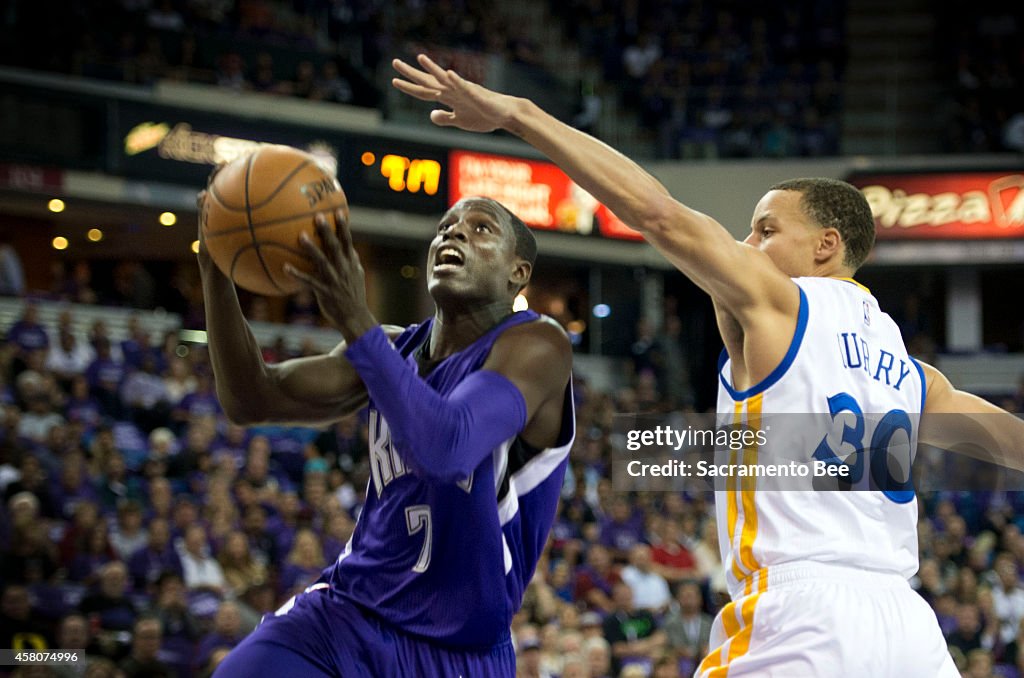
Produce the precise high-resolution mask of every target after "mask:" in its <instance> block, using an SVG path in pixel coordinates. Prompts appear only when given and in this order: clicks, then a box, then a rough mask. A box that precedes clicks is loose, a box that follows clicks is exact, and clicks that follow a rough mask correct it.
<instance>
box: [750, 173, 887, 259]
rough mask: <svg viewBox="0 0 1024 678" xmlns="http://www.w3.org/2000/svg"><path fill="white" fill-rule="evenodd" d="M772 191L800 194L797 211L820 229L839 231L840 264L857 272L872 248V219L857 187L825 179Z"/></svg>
mask: <svg viewBox="0 0 1024 678" xmlns="http://www.w3.org/2000/svg"><path fill="white" fill-rule="evenodd" d="M768 190H771V191H797V192H799V193H801V194H802V195H801V197H800V207H801V208H803V210H804V212H805V213H806V214H807V216H809V217H811V219H813V220H814V221H815V222H816V223H817V224H818V225H819V226H821V227H822V228H834V229H836V230H837V231H839V235H840V236H841V237H842V238H843V244H844V245H845V246H846V255H845V256H844V258H843V263H844V264H846V265H847V266H849V267H850V268H852V269H853V270H855V271H856V270H857V269H858V268H860V267H861V265H862V264H863V263H864V261H865V260H866V259H867V258H868V255H869V254H870V253H871V248H872V247H873V246H874V244H875V218H874V217H873V216H871V207H870V206H869V205H868V201H867V199H866V198H865V197H864V194H863V193H861V192H860V190H859V189H857V188H856V187H854V186H852V185H850V184H848V183H846V182H845V181H839V180H837V179H826V178H824V177H815V178H804V179H789V180H787V181H781V182H779V183H777V184H775V185H774V186H772V187H771V188H770V189H768Z"/></svg>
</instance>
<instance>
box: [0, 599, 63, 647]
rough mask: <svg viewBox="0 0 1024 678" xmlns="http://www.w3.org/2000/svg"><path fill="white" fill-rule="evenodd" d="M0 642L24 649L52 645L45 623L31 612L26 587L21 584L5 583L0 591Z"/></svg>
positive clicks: (7, 645) (6, 645) (30, 603)
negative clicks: (0, 591)
mask: <svg viewBox="0 0 1024 678" xmlns="http://www.w3.org/2000/svg"><path fill="white" fill-rule="evenodd" d="M0 643H2V644H3V646H4V647H5V648H23V649H26V650H28V649H37V650H44V649H46V648H47V647H53V645H52V643H50V642H49V633H48V632H47V630H46V627H45V625H44V624H43V623H42V621H41V620H40V619H38V618H37V617H35V616H34V615H33V614H32V599H31V595H30V594H29V590H28V588H27V587H25V586H22V585H21V584H16V583H7V584H6V586H4V589H3V592H2V593H0Z"/></svg>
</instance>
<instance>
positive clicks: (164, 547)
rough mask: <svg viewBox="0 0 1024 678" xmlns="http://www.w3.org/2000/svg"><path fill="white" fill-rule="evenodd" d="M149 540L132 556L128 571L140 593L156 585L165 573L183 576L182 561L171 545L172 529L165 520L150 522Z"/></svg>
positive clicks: (159, 519)
mask: <svg viewBox="0 0 1024 678" xmlns="http://www.w3.org/2000/svg"><path fill="white" fill-rule="evenodd" d="M148 536H149V538H148V540H147V542H146V546H145V547H143V548H141V549H139V550H138V551H136V552H135V553H134V554H132V557H131V558H130V559H129V561H128V571H129V572H130V573H131V575H132V579H133V580H134V581H135V587H136V588H137V589H139V590H140V591H143V590H146V589H147V588H148V587H149V585H151V584H155V583H156V582H157V580H158V579H160V576H161V575H162V574H163V573H165V572H173V573H175V574H177V575H179V576H181V574H182V570H181V559H180V558H179V557H178V553H177V551H175V550H174V547H173V546H172V545H171V528H170V525H169V524H168V523H167V521H166V520H165V519H164V518H154V519H152V520H150V521H149V535H148Z"/></svg>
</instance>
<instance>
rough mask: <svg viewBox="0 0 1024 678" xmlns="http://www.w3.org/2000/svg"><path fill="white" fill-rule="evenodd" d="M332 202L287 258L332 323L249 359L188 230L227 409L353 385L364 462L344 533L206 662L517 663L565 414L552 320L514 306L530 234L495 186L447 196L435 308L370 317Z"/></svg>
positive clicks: (292, 412)
mask: <svg viewBox="0 0 1024 678" xmlns="http://www.w3.org/2000/svg"><path fill="white" fill-rule="evenodd" d="M203 199H204V196H203V194H200V201H201V200H203ZM332 218H333V222H334V223H333V224H332V223H330V221H331V218H328V217H327V216H325V215H321V216H320V217H318V219H317V230H318V235H319V239H320V242H319V244H316V243H314V242H312V241H311V240H307V241H305V242H304V243H303V244H304V247H305V248H306V251H307V254H308V256H309V257H310V258H311V259H312V260H313V261H314V263H315V264H316V266H315V273H313V274H311V275H304V274H301V273H299V272H297V271H294V270H290V271H289V272H290V273H291V274H292V275H294V276H295V277H296V278H298V279H299V280H301V281H302V282H304V283H305V284H306V285H308V286H309V288H310V289H311V290H312V291H313V292H314V294H315V295H316V297H317V301H318V302H319V305H320V309H321V312H322V313H323V315H324V316H325V317H326V318H327V319H328V320H329V321H330V322H331V323H332V324H333V325H334V326H335V327H337V328H338V330H340V332H341V334H342V336H343V338H344V341H343V342H342V343H341V344H339V346H338V347H337V348H335V349H334V350H333V351H331V352H330V353H329V354H327V355H321V356H315V357H308V358H300V359H296V360H289V361H286V362H283V363H280V364H273V365H267V364H265V363H264V362H263V360H262V358H261V354H260V350H259V346H258V345H257V344H256V341H255V339H254V338H253V335H252V332H251V331H250V329H249V326H248V324H247V322H246V321H245V318H244V317H243V315H242V312H241V309H240V307H239V303H238V298H237V296H236V293H235V289H234V286H233V285H232V284H231V282H230V280H229V279H228V278H227V277H225V276H224V275H223V274H222V273H221V272H220V271H219V270H218V269H217V268H216V266H214V265H213V263H212V261H211V260H210V257H209V255H208V254H207V253H206V251H205V248H204V247H203V246H202V244H201V245H200V252H199V263H200V269H201V271H202V276H203V292H204V295H205V298H206V318H207V332H208V336H209V343H210V357H211V362H212V364H213V368H214V374H215V376H216V381H217V393H218V395H219V397H220V399H221V404H222V406H223V408H224V411H225V412H226V413H227V415H228V416H229V417H230V418H231V419H232V420H233V421H236V422H239V423H247V424H248V423H255V422H262V421H276V422H329V421H333V420H336V419H339V418H342V417H344V416H345V415H347V414H349V413H351V412H352V411H354V410H356V409H358V408H360V407H362V406H364V405H368V408H369V424H370V455H369V456H370V470H371V479H370V485H369V487H368V489H367V501H366V505H365V507H364V509H363V512H362V513H361V515H360V518H359V521H358V523H357V525H356V528H355V531H354V533H353V535H352V538H351V540H350V541H349V543H348V544H347V545H346V547H345V549H344V551H343V552H342V553H341V554H340V555H339V557H338V559H337V561H336V562H335V563H334V564H333V565H332V566H330V567H328V568H327V569H326V570H324V572H323V575H322V576H321V578H320V580H319V582H318V583H316V584H314V585H313V586H311V587H309V588H308V589H307V590H306V591H305V592H304V593H302V594H300V595H298V596H295V597H294V598H292V599H291V600H289V601H288V602H287V603H286V604H285V605H284V606H282V607H281V608H280V609H279V610H278V611H277V612H276V613H274V614H273V615H267V618H266V619H264V621H263V622H262V623H261V625H260V626H259V627H258V628H257V629H256V631H254V632H253V633H252V634H251V635H250V636H249V637H248V638H246V639H245V640H244V641H243V642H242V643H241V644H240V645H239V646H238V647H237V648H236V649H235V650H233V651H232V653H231V654H230V655H229V656H228V657H227V659H225V661H224V663H223V664H222V665H221V666H220V667H219V668H218V670H217V674H216V675H217V676H218V677H221V676H252V675H302V676H321V675H329V676H335V675H344V676H467V677H468V676H474V677H475V676H513V675H514V674H515V653H514V650H513V648H512V644H511V640H510V634H509V626H510V623H511V620H512V615H513V614H514V613H515V612H516V611H517V610H518V609H519V606H520V604H521V602H522V595H523V591H524V590H525V588H526V585H527V584H528V583H529V581H530V579H531V577H532V576H533V572H534V568H535V567H536V564H537V559H538V558H539V557H540V553H541V550H542V549H543V547H544V543H545V541H546V539H547V535H548V532H549V530H550V528H551V523H552V521H553V519H554V514H555V508H556V505H557V502H558V495H559V490H560V488H561V485H562V478H563V476H564V473H565V468H566V465H567V458H568V453H569V448H570V447H571V445H572V439H573V435H574V433H575V431H574V418H573V409H572V394H571V391H570V369H571V362H572V353H571V349H570V345H569V341H568V338H567V337H566V335H565V333H564V332H563V331H562V330H561V328H560V327H559V326H558V325H557V324H556V323H554V322H553V321H550V320H549V319H545V318H543V317H541V316H539V315H537V314H536V313H532V312H519V313H513V312H512V301H513V299H514V298H515V296H516V294H518V292H519V291H520V290H521V289H522V288H523V287H524V286H525V285H526V283H527V282H528V281H529V279H530V274H531V272H532V270H533V263H534V259H535V258H536V242H535V241H534V238H533V235H532V233H530V231H529V229H527V228H526V226H525V225H524V224H523V222H522V221H521V220H519V219H518V218H517V217H516V216H515V215H513V214H512V213H511V212H510V211H509V210H508V209H506V208H505V207H504V206H502V205H501V204H499V203H497V202H495V201H494V200H490V199H486V198H471V199H467V200H462V201H460V202H459V203H457V204H456V205H454V206H453V207H452V208H451V209H449V210H448V212H447V213H446V214H445V215H444V217H443V218H442V219H441V221H440V224H439V226H438V230H437V233H436V234H435V235H434V238H433V240H432V242H431V244H430V249H429V252H428V255H427V268H426V270H427V285H428V290H429V292H430V294H431V296H432V297H433V299H434V301H435V304H436V312H435V314H434V316H433V317H432V318H429V319H427V320H426V321H424V322H423V323H420V324H418V325H414V326H412V327H410V328H407V329H404V330H403V329H402V328H394V327H388V328H382V327H381V326H380V325H379V324H378V323H377V321H376V320H375V319H374V317H373V315H372V314H371V313H370V311H369V309H368V308H367V305H366V298H365V288H364V281H363V270H362V267H361V266H360V264H359V258H358V256H357V255H356V252H355V250H354V248H353V246H352V240H351V234H350V233H349V230H348V226H347V224H346V223H345V222H344V219H343V216H342V214H341V213H340V212H339V213H337V214H335V215H333V217H332ZM200 233H202V229H201V228H200Z"/></svg>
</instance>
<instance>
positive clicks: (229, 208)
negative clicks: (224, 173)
mask: <svg viewBox="0 0 1024 678" xmlns="http://www.w3.org/2000/svg"><path fill="white" fill-rule="evenodd" d="M208 192H209V194H210V196H212V197H213V199H214V200H216V201H217V204H218V205H220V206H221V207H223V208H224V209H225V210H227V211H228V212H245V211H246V207H245V205H242V206H241V207H236V206H234V205H229V204H227V203H226V202H224V198H222V197H220V194H219V193H217V182H216V181H214V182H213V183H212V184H210V188H209V190H208Z"/></svg>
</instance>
